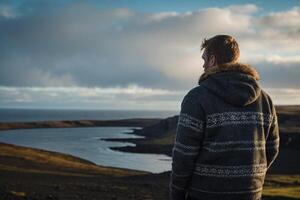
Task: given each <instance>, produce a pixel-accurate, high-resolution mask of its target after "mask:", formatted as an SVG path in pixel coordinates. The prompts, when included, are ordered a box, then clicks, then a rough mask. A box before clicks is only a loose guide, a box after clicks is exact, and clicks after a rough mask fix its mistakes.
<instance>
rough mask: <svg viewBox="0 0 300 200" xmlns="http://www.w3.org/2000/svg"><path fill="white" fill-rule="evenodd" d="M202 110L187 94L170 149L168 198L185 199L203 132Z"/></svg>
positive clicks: (172, 199) (173, 199) (174, 199)
mask: <svg viewBox="0 0 300 200" xmlns="http://www.w3.org/2000/svg"><path fill="white" fill-rule="evenodd" d="M204 119H205V118H204V112H203V110H202V108H201V106H200V105H197V104H196V102H195V98H193V97H192V96H191V95H189V94H187V95H186V96H185V97H184V99H183V101H182V103H181V111H180V114H179V118H178V123H177V128H176V137H175V143H174V147H173V150H172V172H171V181H170V199H171V200H181V199H185V195H186V189H187V186H188V182H189V180H190V178H191V176H192V174H193V171H194V163H195V161H196V158H197V156H198V154H199V151H200V148H201V143H202V139H203V132H204V128H203V127H204Z"/></svg>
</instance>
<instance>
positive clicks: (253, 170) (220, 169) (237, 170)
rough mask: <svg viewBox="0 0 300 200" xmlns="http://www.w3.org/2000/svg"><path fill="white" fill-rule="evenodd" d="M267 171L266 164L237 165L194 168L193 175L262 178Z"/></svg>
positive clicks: (199, 166) (198, 166)
mask: <svg viewBox="0 0 300 200" xmlns="http://www.w3.org/2000/svg"><path fill="white" fill-rule="evenodd" d="M266 171H267V165H266V164H259V165H237V166H218V165H202V164H198V165H197V166H196V169H195V172H194V174H197V175H201V176H213V177H244V176H264V175H265V173H266Z"/></svg>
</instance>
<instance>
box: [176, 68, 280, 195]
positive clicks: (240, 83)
mask: <svg viewBox="0 0 300 200" xmlns="http://www.w3.org/2000/svg"><path fill="white" fill-rule="evenodd" d="M258 80H259V76H258V73H257V71H256V70H255V69H254V68H252V67H251V66H248V65H243V64H238V63H236V64H226V65H222V66H218V67H213V68H211V69H210V70H208V71H207V72H205V73H204V74H203V75H202V76H201V78H200V79H199V85H198V86H197V87H195V88H193V89H191V90H190V91H189V92H188V93H187V94H186V95H185V97H184V98H183V101H182V104H181V111H180V115H179V119H178V124H177V129H176V139H175V144H174V148H173V162H172V173H171V181H170V198H171V199H172V200H175V199H176V200H177V199H178V200H180V199H185V196H186V195H187V194H188V195H190V196H192V197H194V198H199V199H205V200H210V199H213V200H218V199H222V200H225V199H230V200H234V199H238V200H243V199H247V200H256V199H259V198H260V197H261V193H262V187H263V184H264V179H265V174H266V172H267V170H268V168H269V167H270V165H271V164H272V162H273V161H274V159H275V158H276V156H277V154H278V149H279V128H278V123H277V115H276V111H275V107H274V105H273V103H272V100H271V98H270V96H269V95H268V94H267V93H266V92H265V91H264V90H262V89H261V88H260V86H259V84H258Z"/></svg>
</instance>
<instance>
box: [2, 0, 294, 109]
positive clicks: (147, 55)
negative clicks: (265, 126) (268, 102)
mask: <svg viewBox="0 0 300 200" xmlns="http://www.w3.org/2000/svg"><path fill="white" fill-rule="evenodd" d="M216 34H229V35H233V36H234V37H235V38H236V39H237V41H238V42H239V44H240V49H241V59H240V62H244V63H248V64H251V65H253V66H254V67H255V68H256V69H257V70H258V72H259V73H260V76H261V81H260V84H261V86H262V87H263V88H265V90H266V91H267V92H269V94H270V95H271V97H273V99H274V102H275V104H299V102H300V78H299V77H300V5H299V1H297V0H295V1H281V0H275V1H272V4H270V3H269V4H267V3H264V1H235V0H231V1H209V0H207V1H192V0H191V1H182V0H173V1H155V0H127V1H125V0H103V1H96V0H95V1H71V0H48V1H45V0H35V1H33V0H27V1H25V0H23V1H22V0H7V1H5V0H4V1H3V0H0V52H1V53H0V108H11V107H17V108H79V109H126V110H127V109H130V110H161V109H164V110H179V106H180V103H181V101H182V98H183V96H184V95H185V94H186V93H187V92H188V90H190V89H191V88H193V87H195V86H196V85H197V80H198V77H199V76H200V75H201V74H202V73H203V68H202V65H203V61H202V59H201V52H200V44H201V41H202V40H203V38H205V37H207V38H209V37H211V36H214V35H216Z"/></svg>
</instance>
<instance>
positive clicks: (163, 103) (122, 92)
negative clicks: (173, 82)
mask: <svg viewBox="0 0 300 200" xmlns="http://www.w3.org/2000/svg"><path fill="white" fill-rule="evenodd" d="M183 95H184V92H183V91H171V90H164V89H153V88H143V87H140V86H138V85H134V84H131V85H128V86H127V87H108V88H101V87H92V88H88V87H4V86H0V96H1V97H2V98H0V104H1V105H2V106H6V107H28V106H29V107H34V106H36V104H37V105H40V104H42V105H44V107H47V108H57V107H60V108H80V109H84V108H97V109H107V108H114V109H133V110H155V109H161V108H164V110H179V106H180V105H179V102H180V101H181V100H182V99H181V98H182V96H183ZM79 105H80V107H78V106H79Z"/></svg>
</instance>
